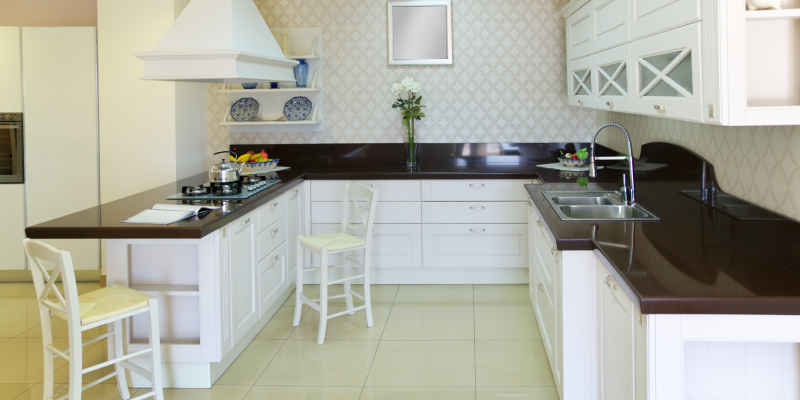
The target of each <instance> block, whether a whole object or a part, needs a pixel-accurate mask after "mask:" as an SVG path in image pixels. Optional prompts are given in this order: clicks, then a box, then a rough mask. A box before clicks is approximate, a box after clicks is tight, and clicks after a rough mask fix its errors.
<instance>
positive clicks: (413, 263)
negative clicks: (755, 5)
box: [311, 224, 422, 268]
mask: <svg viewBox="0 0 800 400" xmlns="http://www.w3.org/2000/svg"><path fill="white" fill-rule="evenodd" d="M421 226H422V225H419V224H375V225H373V231H372V257H371V263H372V264H371V265H370V266H371V267H377V268H415V267H416V268H418V267H421V266H422V228H421ZM341 229H342V225H340V224H312V225H311V234H313V235H319V234H323V233H333V232H341ZM357 236H359V237H362V235H357ZM355 258H356V259H357V260H359V261H361V260H363V258H364V252H363V251H357V252H356V253H355ZM312 259H313V263H314V267H318V266H319V257H317V256H316V255H315V256H313V258H312ZM341 263H342V255H341V254H333V255H330V256H329V260H328V264H341Z"/></svg>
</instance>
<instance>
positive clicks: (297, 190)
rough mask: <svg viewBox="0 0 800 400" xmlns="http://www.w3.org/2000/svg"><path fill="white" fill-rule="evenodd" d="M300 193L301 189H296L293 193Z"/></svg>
mask: <svg viewBox="0 0 800 400" xmlns="http://www.w3.org/2000/svg"><path fill="white" fill-rule="evenodd" d="M298 193H300V189H295V190H294V192H292V194H298Z"/></svg>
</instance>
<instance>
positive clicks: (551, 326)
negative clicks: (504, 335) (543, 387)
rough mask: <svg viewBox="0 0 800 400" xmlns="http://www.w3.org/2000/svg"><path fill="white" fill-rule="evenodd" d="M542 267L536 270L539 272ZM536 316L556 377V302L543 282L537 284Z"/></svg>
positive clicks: (554, 376) (548, 358) (538, 277)
mask: <svg viewBox="0 0 800 400" xmlns="http://www.w3.org/2000/svg"><path fill="white" fill-rule="evenodd" d="M539 271H540V269H537V270H536V273H537V274H539ZM537 280H541V275H540V274H539V275H537ZM535 310H536V317H537V322H538V323H539V333H540V334H541V335H542V344H543V345H544V350H545V352H546V353H547V361H548V362H549V363H550V369H551V370H552V371H553V378H556V375H557V371H558V370H559V368H558V365H557V360H558V356H557V354H556V353H557V351H558V348H557V346H556V341H557V340H558V338H557V337H556V303H555V301H554V299H553V295H552V294H551V293H549V292H547V289H546V288H545V287H544V285H542V284H541V283H539V284H537V286H536V308H535Z"/></svg>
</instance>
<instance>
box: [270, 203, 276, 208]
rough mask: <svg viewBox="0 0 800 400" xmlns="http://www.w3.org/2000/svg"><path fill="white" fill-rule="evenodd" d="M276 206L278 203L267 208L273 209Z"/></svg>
mask: <svg viewBox="0 0 800 400" xmlns="http://www.w3.org/2000/svg"><path fill="white" fill-rule="evenodd" d="M277 206H278V203H275V204H273V205H271V206H269V208H275V207H277Z"/></svg>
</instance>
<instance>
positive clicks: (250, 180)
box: [239, 175, 267, 190]
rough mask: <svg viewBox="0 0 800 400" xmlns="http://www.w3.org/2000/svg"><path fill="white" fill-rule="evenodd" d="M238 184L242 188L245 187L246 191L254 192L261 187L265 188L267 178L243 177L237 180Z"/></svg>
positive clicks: (257, 176) (259, 176) (256, 176)
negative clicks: (239, 183) (240, 184)
mask: <svg viewBox="0 0 800 400" xmlns="http://www.w3.org/2000/svg"><path fill="white" fill-rule="evenodd" d="M239 182H241V183H242V186H244V187H246V188H247V190H256V189H258V188H260V187H262V186H266V184H267V177H266V176H264V175H245V176H242V177H241V178H239Z"/></svg>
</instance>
